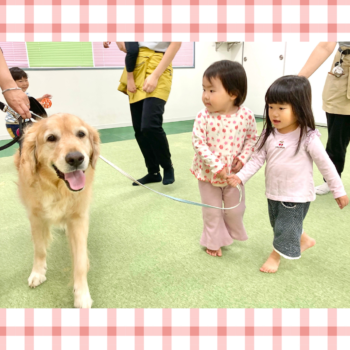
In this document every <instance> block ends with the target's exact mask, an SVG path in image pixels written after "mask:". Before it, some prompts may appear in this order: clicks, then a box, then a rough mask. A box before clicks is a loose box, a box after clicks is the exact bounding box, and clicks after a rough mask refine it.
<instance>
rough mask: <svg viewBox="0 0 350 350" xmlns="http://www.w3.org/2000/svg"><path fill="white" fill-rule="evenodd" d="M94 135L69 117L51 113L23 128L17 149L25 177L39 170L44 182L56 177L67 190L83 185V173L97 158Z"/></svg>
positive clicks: (31, 175)
mask: <svg viewBox="0 0 350 350" xmlns="http://www.w3.org/2000/svg"><path fill="white" fill-rule="evenodd" d="M99 144H100V137H99V134H98V132H97V131H96V130H95V129H94V128H92V127H91V126H90V125H88V124H87V123H85V122H84V121H83V120H81V119H80V118H78V117H76V116H74V115H71V114H54V115H52V116H51V117H49V118H45V119H42V120H40V121H39V122H38V123H34V124H33V125H32V126H30V127H29V128H27V130H26V132H25V134H24V137H23V144H22V150H21V160H20V164H21V168H22V171H23V172H24V173H23V175H24V176H25V177H29V178H30V177H33V175H34V174H35V173H38V172H39V171H40V173H41V174H45V175H44V177H45V179H46V180H47V181H51V180H52V181H54V179H56V181H57V176H58V177H59V178H60V179H61V180H62V181H64V182H65V183H66V185H67V187H68V189H69V190H71V191H80V190H82V189H83V188H84V186H85V171H86V170H88V168H89V166H91V167H92V168H93V169H94V168H95V166H96V161H97V158H98V156H99Z"/></svg>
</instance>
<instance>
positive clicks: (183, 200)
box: [100, 155, 242, 210]
mask: <svg viewBox="0 0 350 350" xmlns="http://www.w3.org/2000/svg"><path fill="white" fill-rule="evenodd" d="M100 158H101V159H102V160H103V161H104V162H106V163H107V164H108V165H110V166H111V167H112V168H114V169H115V170H117V171H119V172H120V173H121V174H122V175H124V176H125V177H127V178H128V179H129V180H132V181H134V182H136V183H137V184H138V185H140V186H142V187H145V188H147V189H148V190H150V191H152V192H154V193H157V194H159V195H160V196H163V197H167V198H169V199H172V200H174V201H177V202H181V203H185V204H191V205H197V206H199V207H205V208H212V209H220V210H230V209H235V208H237V207H238V206H239V205H240V204H241V202H242V189H241V186H240V185H237V189H238V191H239V202H238V204H237V205H235V206H234V207H231V208H220V207H214V206H212V205H208V204H203V203H198V202H192V201H189V200H187V199H181V198H176V197H172V196H168V195H166V194H164V193H161V192H157V191H155V190H153V189H152V188H149V187H147V186H145V185H143V184H142V183H140V182H138V181H137V180H136V179H134V178H133V177H132V176H131V175H129V174H128V173H126V172H125V171H124V170H122V169H120V168H118V167H117V166H116V165H114V164H113V163H112V162H110V161H109V160H107V159H106V158H104V157H103V156H101V155H100Z"/></svg>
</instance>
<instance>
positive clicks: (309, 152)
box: [228, 75, 349, 273]
mask: <svg viewBox="0 0 350 350" xmlns="http://www.w3.org/2000/svg"><path fill="white" fill-rule="evenodd" d="M265 101H266V105H265V113H264V115H265V125H264V129H265V130H264V131H263V133H262V134H261V136H260V138H259V141H258V146H257V147H258V149H257V151H256V152H255V153H254V155H253V156H252V159H251V160H250V161H249V162H248V163H247V164H246V165H245V167H244V168H243V169H242V170H241V171H240V172H239V173H237V174H236V175H234V174H232V175H230V176H229V177H228V183H229V184H230V185H232V186H236V185H237V184H245V183H246V182H247V181H248V180H249V179H250V177H251V176H253V175H254V174H255V173H256V172H257V171H258V170H259V169H260V168H261V167H262V166H263V165H264V163H265V161H266V169H265V185H266V197H267V198H268V208H269V216H270V222H271V226H272V227H273V232H274V240H273V248H274V250H273V251H272V253H271V254H270V256H269V258H268V259H267V261H266V262H265V263H264V265H263V266H262V267H261V268H260V271H262V272H269V273H274V272H276V271H277V269H278V267H279V263H280V257H281V256H283V257H284V258H287V259H298V258H300V256H301V253H302V252H303V251H305V250H306V249H308V248H311V247H312V246H314V245H315V240H314V239H313V238H311V237H309V236H308V235H307V234H306V233H305V232H304V230H303V220H304V218H305V216H306V214H307V212H308V210H309V206H310V202H311V201H314V200H315V197H316V196H315V191H314V182H313V162H315V164H316V165H317V167H318V169H319V170H320V172H321V173H322V175H323V177H324V178H325V179H326V181H327V183H328V186H329V188H330V190H331V191H332V192H333V196H334V198H335V199H336V201H337V203H338V205H339V207H340V209H343V208H344V207H345V206H346V205H348V203H349V200H348V197H347V196H346V193H345V190H344V187H343V184H342V181H341V179H340V177H339V175H338V172H337V170H336V168H335V166H334V164H333V163H332V161H331V160H330V159H329V156H328V155H327V153H326V151H325V149H324V147H323V145H322V143H321V141H320V139H319V136H320V133H319V132H318V131H317V130H316V129H315V121H314V116H313V113H312V109H311V86H310V83H309V81H308V80H307V79H306V78H304V77H298V76H292V75H289V76H284V77H281V78H279V79H277V80H276V81H275V82H274V83H273V84H272V85H271V86H270V88H269V89H268V90H267V93H266V96H265Z"/></svg>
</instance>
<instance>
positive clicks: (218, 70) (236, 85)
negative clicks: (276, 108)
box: [203, 60, 248, 107]
mask: <svg viewBox="0 0 350 350" xmlns="http://www.w3.org/2000/svg"><path fill="white" fill-rule="evenodd" d="M204 77H206V78H207V79H208V80H209V81H210V82H211V79H215V78H218V79H220V81H221V83H222V85H223V87H224V89H225V90H226V92H227V93H228V94H229V95H235V96H237V98H236V99H235V101H234V106H237V107H239V106H240V105H241V104H242V103H243V102H244V100H245V98H246V96H247V85H248V84H247V75H246V73H245V70H244V68H243V66H242V65H241V64H240V63H238V62H234V61H229V60H222V61H217V62H214V63H213V64H212V65H210V66H209V67H208V68H207V69H206V71H205V72H204V74H203V78H204Z"/></svg>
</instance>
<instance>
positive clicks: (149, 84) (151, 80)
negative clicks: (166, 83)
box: [142, 73, 158, 94]
mask: <svg viewBox="0 0 350 350" xmlns="http://www.w3.org/2000/svg"><path fill="white" fill-rule="evenodd" d="M157 85H158V78H157V77H156V76H155V75H154V74H153V73H152V74H150V75H149V76H148V77H147V78H146V79H145V81H144V83H143V87H142V89H143V91H145V92H147V93H149V94H150V93H151V92H153V91H154V89H155V88H156V87H157Z"/></svg>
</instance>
